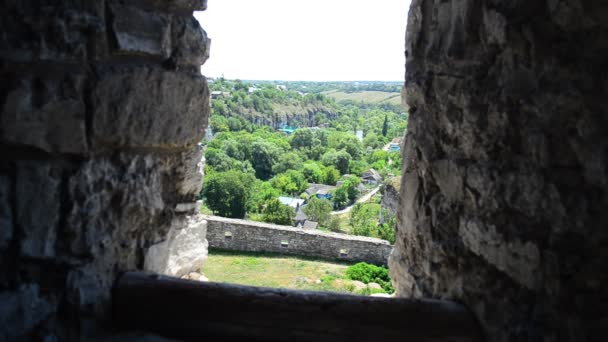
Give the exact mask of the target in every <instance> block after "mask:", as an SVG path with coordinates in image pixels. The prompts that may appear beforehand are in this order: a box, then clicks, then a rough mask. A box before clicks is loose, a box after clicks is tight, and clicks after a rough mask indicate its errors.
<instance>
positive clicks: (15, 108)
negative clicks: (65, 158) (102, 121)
mask: <svg viewBox="0 0 608 342" xmlns="http://www.w3.org/2000/svg"><path fill="white" fill-rule="evenodd" d="M5 77H6V78H8V81H5V86H6V87H7V88H5V89H2V90H0V103H2V104H3V105H2V112H1V114H0V123H1V125H0V139H2V140H4V141H6V142H9V143H12V144H19V145H27V146H32V147H35V148H39V149H42V150H44V151H47V152H60V153H83V152H85V151H86V150H87V142H86V133H85V101H84V82H85V81H84V80H85V74H84V72H83V71H82V70H81V69H80V68H72V69H71V70H70V72H69V74H50V75H45V76H38V77H37V76H33V75H31V74H25V75H24V74H20V73H15V74H11V72H8V73H5V74H4V75H3V79H4V78H5ZM11 77H15V79H12V80H11Z"/></svg>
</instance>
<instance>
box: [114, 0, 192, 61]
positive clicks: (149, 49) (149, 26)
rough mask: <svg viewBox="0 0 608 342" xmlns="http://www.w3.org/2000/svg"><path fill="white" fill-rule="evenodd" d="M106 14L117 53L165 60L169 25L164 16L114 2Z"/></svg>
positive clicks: (168, 47) (169, 43)
mask: <svg viewBox="0 0 608 342" xmlns="http://www.w3.org/2000/svg"><path fill="white" fill-rule="evenodd" d="M110 11H111V13H112V25H111V28H112V33H113V35H114V40H115V41H116V45H117V46H116V48H117V49H118V52H119V53H137V54H149V55H155V56H160V57H164V58H167V57H169V55H170V53H171V22H170V20H169V19H168V18H167V17H166V16H164V15H162V14H159V13H156V12H149V11H145V10H142V9H139V8H137V7H134V6H128V5H122V4H118V3H116V4H110ZM201 64H202V63H201Z"/></svg>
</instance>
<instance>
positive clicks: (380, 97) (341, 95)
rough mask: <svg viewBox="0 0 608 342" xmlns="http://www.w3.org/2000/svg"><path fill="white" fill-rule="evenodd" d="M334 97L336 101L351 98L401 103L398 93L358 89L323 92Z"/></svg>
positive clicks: (372, 101)
mask: <svg viewBox="0 0 608 342" xmlns="http://www.w3.org/2000/svg"><path fill="white" fill-rule="evenodd" d="M324 94H325V95H328V96H330V97H332V98H334V99H335V100H336V101H342V100H352V101H357V102H358V101H363V102H368V103H384V102H388V103H391V104H395V105H400V104H401V94H400V93H389V92H384V91H360V92H354V93H345V92H342V91H335V90H334V91H327V92H324Z"/></svg>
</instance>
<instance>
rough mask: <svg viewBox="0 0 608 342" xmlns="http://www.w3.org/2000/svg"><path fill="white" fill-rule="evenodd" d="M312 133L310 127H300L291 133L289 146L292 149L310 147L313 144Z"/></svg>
mask: <svg viewBox="0 0 608 342" xmlns="http://www.w3.org/2000/svg"><path fill="white" fill-rule="evenodd" d="M313 139H314V134H313V132H312V130H311V129H310V128H301V129H298V130H296V131H295V132H294V133H293V137H292V139H291V147H292V148H293V149H299V148H310V147H312V145H313Z"/></svg>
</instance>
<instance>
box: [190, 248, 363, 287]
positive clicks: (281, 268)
mask: <svg viewBox="0 0 608 342" xmlns="http://www.w3.org/2000/svg"><path fill="white" fill-rule="evenodd" d="M349 265H350V264H347V263H340V262H335V261H334V262H332V261H325V260H318V259H313V258H303V257H292V256H285V255H278V254H270V253H248V252H232V251H220V250H215V249H210V250H209V259H208V260H207V262H206V263H205V266H204V267H203V269H202V272H203V274H204V275H205V276H206V277H207V278H209V280H210V281H215V282H223V283H235V284H242V285H251V286H264V287H280V288H290V289H299V290H314V291H334V292H355V291H356V290H355V288H354V286H353V284H352V282H351V281H349V280H345V279H343V278H344V277H345V272H346V268H347V267H348V266H349Z"/></svg>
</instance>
